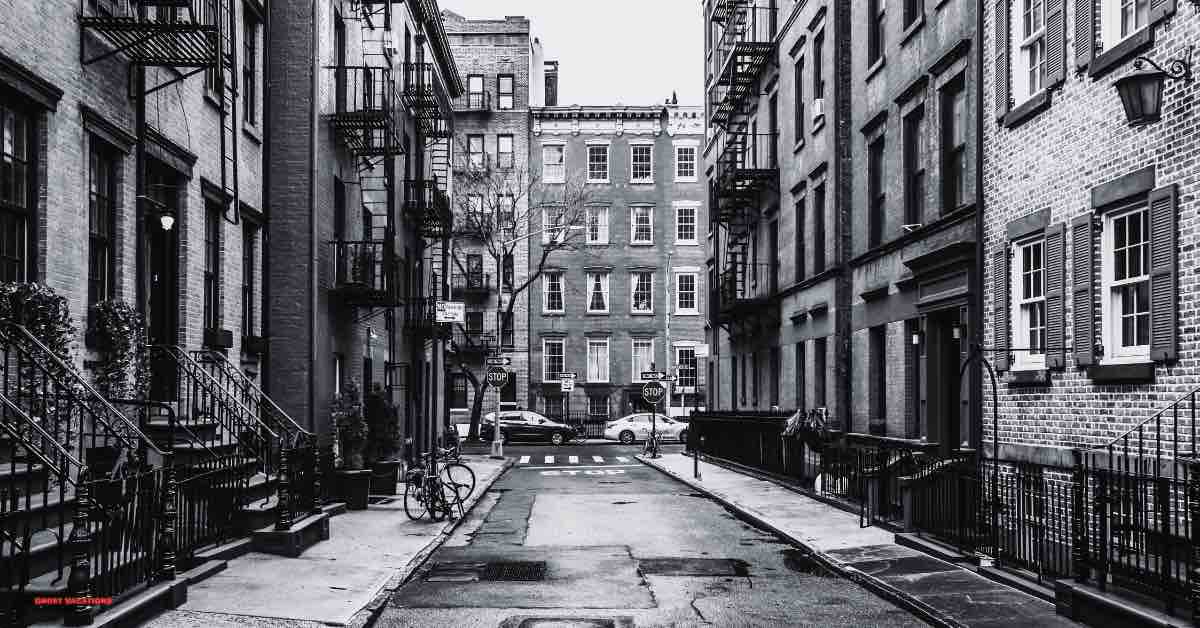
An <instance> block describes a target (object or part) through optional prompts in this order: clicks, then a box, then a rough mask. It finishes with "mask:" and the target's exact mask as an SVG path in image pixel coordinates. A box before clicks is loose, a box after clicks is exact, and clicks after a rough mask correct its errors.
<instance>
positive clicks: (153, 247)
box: [145, 188, 179, 401]
mask: <svg viewBox="0 0 1200 628" xmlns="http://www.w3.org/2000/svg"><path fill="white" fill-rule="evenodd" d="M152 189H153V188H152ZM168 191H169V192H170V194H169V195H167V196H174V194H175V191H174V189H173V188H171V189H169V190H168ZM151 196H152V197H153V196H157V195H156V194H153V193H152V194H151ZM145 233H146V244H147V251H146V279H147V282H148V284H149V286H148V290H147V297H148V301H149V303H148V306H149V307H148V308H147V319H148V320H147V324H148V325H147V327H148V330H147V331H148V336H149V337H148V340H149V342H150V344H152V345H176V344H179V239H178V237H177V235H176V234H177V233H178V232H177V231H176V230H175V229H172V230H170V231H164V230H163V228H162V225H161V224H160V222H159V219H158V217H157V216H154V215H150V216H147V218H146V225H145ZM155 356H156V358H155V363H154V364H152V367H151V369H150V395H151V398H152V399H155V400H160V401H168V400H172V401H173V400H176V399H177V398H178V372H177V369H176V368H175V364H174V363H173V361H172V360H171V358H170V357H168V356H165V355H163V354H161V353H155Z"/></svg>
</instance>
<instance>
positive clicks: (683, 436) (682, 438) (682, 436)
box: [679, 430, 687, 443]
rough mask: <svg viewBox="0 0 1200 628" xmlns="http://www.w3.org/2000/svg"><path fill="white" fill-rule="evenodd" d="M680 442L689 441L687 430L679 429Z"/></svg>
mask: <svg viewBox="0 0 1200 628" xmlns="http://www.w3.org/2000/svg"><path fill="white" fill-rule="evenodd" d="M679 442H681V443H686V442H687V430H679Z"/></svg>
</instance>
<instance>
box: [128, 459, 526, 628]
mask: <svg viewBox="0 0 1200 628" xmlns="http://www.w3.org/2000/svg"><path fill="white" fill-rule="evenodd" d="M462 461H463V463H465V464H467V465H468V466H470V467H471V469H472V470H473V471H475V477H476V486H475V491H474V492H473V493H472V494H471V497H470V498H469V500H468V503H467V504H465V505H464V510H465V509H469V508H471V507H472V506H474V505H475V503H476V502H477V501H478V500H479V499H480V497H481V496H482V495H484V494H485V493H486V492H487V490H488V488H489V487H491V485H492V484H493V483H494V482H495V481H496V480H497V479H498V478H499V477H500V475H501V473H503V472H504V470H506V469H507V468H508V467H509V466H511V464H512V460H492V459H490V458H488V457H487V456H463V459H462ZM400 488H401V490H403V486H402V485H401V487H400ZM468 516H470V512H469V511H468V512H467V516H464V517H460V518H458V519H456V520H454V521H441V522H437V523H434V522H431V521H430V520H429V519H428V517H426V518H423V519H421V520H419V521H412V520H410V519H409V518H408V516H407V515H405V514H404V498H403V493H401V494H400V495H396V496H395V497H394V498H390V500H389V501H385V502H383V503H379V504H372V505H371V506H369V507H368V508H367V510H359V511H347V512H346V513H344V514H341V515H338V516H336V517H333V518H332V519H330V522H329V527H330V538H329V539H328V540H326V541H322V542H320V543H317V544H316V545H314V546H312V547H311V548H309V549H308V550H307V551H305V552H304V554H303V555H302V556H300V557H299V558H286V557H283V556H275V555H271V554H260V553H254V552H251V553H248V554H245V555H242V556H240V557H238V558H234V559H232V560H230V561H229V565H228V567H227V568H226V569H224V570H223V571H221V572H219V573H217V574H215V575H213V576H211V577H209V578H208V579H206V580H204V581H202V582H198V583H195V584H192V585H191V586H189V587H188V601H187V603H185V604H184V605H182V606H180V607H179V608H177V609H175V610H171V611H167V612H165V613H162V614H161V615H158V616H157V617H155V618H154V619H153V620H151V621H149V622H147V623H146V624H144V625H146V626H152V627H156V628H178V627H185V626H186V627H197V628H199V627H201V626H203V627H213V628H217V627H224V626H239V627H246V626H279V625H284V624H286V625H288V626H307V625H311V626H314V627H316V626H322V625H324V626H364V625H366V624H367V623H368V620H369V619H370V616H371V614H372V612H373V608H374V607H376V606H379V605H381V604H382V603H383V602H385V601H386V598H387V595H388V593H389V592H390V591H391V590H394V589H396V588H397V587H399V586H400V584H401V583H402V582H403V581H404V579H405V578H407V577H408V575H409V574H410V573H412V571H413V570H414V569H416V568H417V567H418V566H420V564H421V563H422V562H423V561H424V560H425V559H426V558H427V557H428V556H429V555H430V554H431V553H433V551H434V550H435V549H437V548H438V546H440V545H441V544H442V543H444V542H445V541H446V539H448V538H449V537H450V535H451V534H452V533H453V531H454V528H456V527H457V526H458V525H459V523H460V522H461V521H462V520H463V519H466V518H467V517H468ZM280 620H288V621H280Z"/></svg>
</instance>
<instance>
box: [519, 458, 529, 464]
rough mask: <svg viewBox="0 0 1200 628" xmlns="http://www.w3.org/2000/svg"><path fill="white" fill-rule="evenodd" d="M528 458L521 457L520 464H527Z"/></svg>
mask: <svg viewBox="0 0 1200 628" xmlns="http://www.w3.org/2000/svg"><path fill="white" fill-rule="evenodd" d="M528 463H529V456H521V464H528Z"/></svg>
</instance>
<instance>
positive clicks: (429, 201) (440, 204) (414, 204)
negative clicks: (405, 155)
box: [404, 179, 454, 238]
mask: <svg viewBox="0 0 1200 628" xmlns="http://www.w3.org/2000/svg"><path fill="white" fill-rule="evenodd" d="M404 212H405V214H406V216H407V217H408V219H409V220H412V221H414V222H416V223H417V229H418V231H419V232H420V234H421V235H422V236H424V237H429V238H436V237H442V236H447V235H450V231H451V230H452V229H453V225H454V215H453V213H452V212H451V211H450V199H449V198H448V197H447V196H446V193H445V192H443V191H442V190H441V188H440V187H439V185H438V181H437V180H436V179H434V180H421V179H408V180H406V181H405V182H404Z"/></svg>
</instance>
